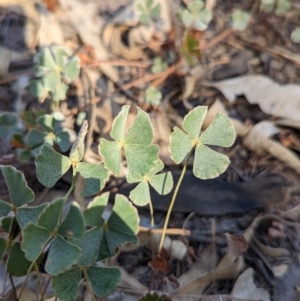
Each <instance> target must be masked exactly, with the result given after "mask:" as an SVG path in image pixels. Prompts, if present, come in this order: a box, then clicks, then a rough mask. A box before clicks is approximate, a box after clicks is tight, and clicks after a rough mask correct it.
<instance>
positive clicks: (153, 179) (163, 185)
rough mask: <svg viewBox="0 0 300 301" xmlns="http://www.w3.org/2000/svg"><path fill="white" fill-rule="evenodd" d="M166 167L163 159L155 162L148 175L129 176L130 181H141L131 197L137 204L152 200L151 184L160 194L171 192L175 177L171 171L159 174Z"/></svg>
mask: <svg viewBox="0 0 300 301" xmlns="http://www.w3.org/2000/svg"><path fill="white" fill-rule="evenodd" d="M163 168H164V164H163V163H162V161H161V160H157V161H156V162H155V166H154V167H153V169H151V170H150V171H149V172H148V173H147V174H146V175H144V176H143V177H141V178H139V179H131V178H128V179H127V181H128V182H129V183H136V182H140V183H139V184H138V185H137V186H136V187H135V188H134V189H133V190H132V191H131V192H130V195H129V198H130V199H131V200H132V202H133V203H134V204H135V205H137V206H145V205H147V204H148V203H149V202H151V197H150V189H149V184H150V185H151V186H152V187H153V188H154V189H155V190H156V191H157V193H159V194H160V195H166V194H168V193H170V191H171V190H172V188H173V177H172V174H171V172H165V173H161V174H157V173H158V172H160V171H161V170H162V169H163Z"/></svg>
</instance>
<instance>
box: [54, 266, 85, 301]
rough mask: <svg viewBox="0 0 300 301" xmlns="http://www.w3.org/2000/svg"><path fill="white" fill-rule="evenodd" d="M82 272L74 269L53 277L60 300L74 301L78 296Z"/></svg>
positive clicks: (77, 268) (76, 268)
mask: <svg viewBox="0 0 300 301" xmlns="http://www.w3.org/2000/svg"><path fill="white" fill-rule="evenodd" d="M81 274H82V271H81V270H80V268H79V267H74V268H72V269H70V270H67V271H66V272H64V273H61V274H58V275H56V276H52V286H53V289H54V291H55V293H56V295H57V296H58V298H59V299H60V300H63V301H73V300H75V299H76V297H77V294H78V287H79V282H80V280H81V278H82V276H81Z"/></svg>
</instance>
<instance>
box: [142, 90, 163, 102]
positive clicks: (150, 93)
mask: <svg viewBox="0 0 300 301" xmlns="http://www.w3.org/2000/svg"><path fill="white" fill-rule="evenodd" d="M161 100H162V93H161V92H160V91H159V90H158V89H156V88H155V87H149V88H147V89H146V91H145V103H147V104H150V105H152V106H158V105H159V104H160V102H161Z"/></svg>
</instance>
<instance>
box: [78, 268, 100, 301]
mask: <svg viewBox="0 0 300 301" xmlns="http://www.w3.org/2000/svg"><path fill="white" fill-rule="evenodd" d="M81 270H82V272H83V275H84V278H85V280H86V285H87V287H88V290H89V292H90V293H91V296H92V300H93V301H97V300H96V297H95V294H94V291H93V289H92V286H91V283H90V280H89V276H88V274H87V271H86V268H85V267H81Z"/></svg>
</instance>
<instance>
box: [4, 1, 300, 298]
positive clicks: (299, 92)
mask: <svg viewBox="0 0 300 301" xmlns="http://www.w3.org/2000/svg"><path fill="white" fill-rule="evenodd" d="M156 2H157V3H160V5H161V15H160V19H159V20H158V21H155V22H156V23H155V24H154V25H153V24H152V25H151V26H148V27H147V26H142V25H141V24H140V23H139V22H137V21H136V20H135V19H134V17H132V16H133V15H134V14H133V13H132V11H134V8H133V7H134V6H133V5H132V2H131V1H128V0H122V1H115V0H110V1H80V0H76V1H75V0H72V1H71V0H57V1H55V0H53V1H50V0H44V1H42V0H40V1H26V2H24V1H17V0H6V1H5V0H0V16H1V18H0V113H1V112H6V111H8V112H16V113H17V114H19V115H20V116H24V115H22V114H23V113H24V112H25V111H30V112H32V113H33V114H35V113H36V112H37V111H38V110H39V109H43V110H45V111H46V112H50V100H49V99H46V100H45V102H43V103H40V102H39V101H38V99H37V98H36V97H34V96H33V95H32V94H31V93H30V91H29V89H28V81H29V80H30V79H31V78H32V77H33V75H34V71H33V68H34V61H33V58H34V55H35V53H36V52H37V51H39V49H41V48H42V47H45V46H48V45H51V44H58V45H65V46H68V47H70V48H71V49H72V51H73V52H74V54H77V55H78V56H79V57H80V59H81V73H80V77H79V79H78V80H76V81H75V82H72V83H70V84H69V90H68V94H67V97H66V99H65V100H64V101H61V102H60V105H59V111H60V112H62V113H63V114H64V116H65V122H64V126H65V127H67V128H68V130H69V132H70V133H71V135H73V137H75V135H76V133H77V132H78V130H79V126H78V124H77V123H76V122H77V120H78V119H79V118H78V116H79V114H80V113H85V116H86V118H87V119H88V120H89V124H90V129H89V135H88V138H87V141H86V153H85V157H84V160H85V161H86V162H99V161H101V160H102V158H101V157H100V156H99V153H98V144H99V139H100V138H103V137H104V138H108V137H109V131H110V128H111V125H112V122H113V118H114V117H115V116H116V115H117V113H118V112H119V110H120V108H121V106H122V105H124V104H131V105H135V106H139V107H141V108H142V109H144V110H146V111H147V112H148V113H149V115H150V118H151V121H152V123H153V130H154V142H155V143H158V144H159V145H160V148H161V149H160V153H159V155H160V158H161V159H162V161H163V162H164V164H165V169H166V170H169V171H171V172H172V174H173V177H174V181H175V183H176V180H177V179H178V178H179V174H180V171H181V169H182V166H180V165H179V166H178V165H176V164H175V163H174V162H173V161H172V160H171V159H170V155H169V150H168V145H169V138H168V137H169V134H170V133H171V131H172V128H173V127H174V126H179V127H180V126H181V123H182V120H183V116H184V115H185V114H187V113H188V112H189V111H190V110H191V109H193V108H194V107H196V106H198V105H206V106H209V112H210V114H211V115H210V116H212V117H213V116H214V115H215V114H216V113H217V112H222V113H224V114H226V115H227V116H229V117H230V118H231V120H232V122H233V124H234V126H235V130H236V133H237V138H236V141H235V143H234V145H233V146H232V147H230V148H226V149H225V148H224V149H223V148H217V150H219V151H221V152H222V153H224V154H226V155H227V156H228V157H229V158H230V160H231V164H230V166H229V168H228V169H227V170H226V172H225V173H223V174H222V175H221V176H220V177H218V178H217V179H212V180H208V181H203V180H199V179H196V178H195V177H194V176H193V174H192V160H191V163H190V164H189V166H188V172H187V175H186V177H185V179H184V181H183V184H182V186H181V188H180V190H179V195H178V198H177V201H176V204H175V207H174V210H173V213H172V216H171V221H170V225H169V226H170V228H171V229H187V230H189V231H190V235H189V236H185V235H181V234H180V233H181V232H176V231H175V232H174V233H175V234H173V235H169V236H168V239H169V241H170V243H169V246H168V249H167V250H166V254H167V255H166V256H167V257H168V268H166V269H165V270H164V271H160V270H158V269H155V268H154V267H153V265H151V263H150V262H151V260H152V259H153V256H154V254H155V252H156V250H155V248H157V246H156V247H155V243H153V240H154V241H155V240H158V238H159V235H158V236H157V234H156V235H155V234H153V233H151V235H150V236H149V235H145V233H140V234H139V237H140V246H138V247H133V246H124V248H123V249H121V251H120V252H119V253H118V254H117V256H116V257H115V258H113V259H112V260H111V262H110V264H111V265H118V266H119V267H120V268H121V269H122V281H121V283H120V285H119V286H118V288H117V290H116V292H115V293H114V294H113V295H112V296H109V297H107V298H105V299H101V300H110V301H113V300H114V301H117V300H128V301H130V300H139V298H141V296H142V295H143V294H145V293H146V292H147V291H148V290H149V291H157V292H159V294H162V293H164V294H166V295H168V296H169V297H168V298H169V299H167V297H166V298H165V299H164V297H161V299H158V298H155V297H148V298H144V299H142V300H153V301H154V300H187V301H189V300H253V301H254V300H274V301H284V300H289V301H294V300H295V301H296V300H299V299H300V294H299V291H300V272H299V271H300V269H299V260H300V257H299V251H300V231H299V219H300V178H299V174H300V161H299V152H300V117H299V116H300V114H299V112H300V54H299V51H300V43H294V42H293V41H292V40H291V38H290V35H291V32H292V31H293V30H294V29H295V28H297V27H300V2H299V1H290V2H291V8H290V9H289V10H288V11H287V12H286V13H285V14H284V15H281V16H278V15H276V13H275V12H274V11H271V12H268V13H266V12H263V11H261V10H260V1H259V0H255V1H250V0H248V1H236V0H230V1H229V0H226V1H225V0H224V1H220V0H219V1H217V0H216V1H206V5H207V6H209V9H210V10H211V11H212V20H211V22H210V23H209V25H208V27H207V29H206V30H204V31H201V32H199V31H198V32H196V33H195V32H193V31H192V36H193V37H194V38H195V37H196V39H197V42H198V48H197V49H198V50H200V52H199V53H198V54H197V56H195V57H193V60H194V63H193V64H192V65H189V64H188V63H187V61H186V59H185V57H184V55H183V54H182V47H183V46H184V45H183V46H182V39H183V37H184V32H185V29H184V26H183V24H182V23H181V22H180V20H179V19H178V15H177V13H178V12H179V11H180V10H182V9H184V7H185V4H186V3H188V2H189V1H182V2H181V1H179V0H174V1H170V0H169V1H168V0H162V1H156ZM156 2H155V3H156ZM237 8H238V9H242V10H244V11H247V12H251V13H252V15H251V18H250V20H249V24H248V26H247V27H246V29H245V30H242V31H238V30H235V29H233V28H232V27H231V19H230V15H231V13H232V11H233V10H234V9H237ZM158 57H159V58H161V59H162V60H163V61H165V62H166V63H167V66H166V68H165V69H164V70H162V71H159V72H158V73H155V72H153V70H152V67H153V65H154V61H155V59H156V58H158ZM150 86H151V87H155V88H156V89H158V90H159V91H160V92H161V93H162V99H161V101H160V102H159V104H158V105H151V104H148V103H146V102H145V100H144V99H145V91H146V89H147V88H148V87H150ZM132 116H134V115H133V113H131V114H130V118H133V117H132ZM0 126H1V124H0ZM27 130H28V128H27V129H26V130H25V134H26V133H27V132H26V131H27ZM25 134H24V135H25ZM0 138H1V139H0V164H3V165H13V166H15V167H16V168H17V169H19V170H21V171H22V172H24V174H25V177H26V179H27V181H28V183H29V186H30V187H31V188H32V189H33V190H34V191H35V192H36V193H37V195H39V196H40V195H42V197H40V198H39V199H38V200H37V202H40V203H41V202H46V201H49V200H51V198H52V196H55V195H59V194H60V193H61V192H63V193H65V192H66V191H67V190H68V188H69V186H70V184H71V183H70V179H71V175H69V174H67V175H65V176H64V177H63V178H62V180H60V181H59V182H58V183H57V184H56V185H55V186H54V187H53V188H51V189H50V190H49V189H45V188H44V187H43V185H42V184H40V183H39V182H38V180H37V179H36V174H35V168H34V166H35V165H34V158H31V160H30V161H29V162H22V161H21V160H20V159H19V157H18V154H19V153H20V147H19V145H18V144H17V143H11V140H9V139H6V138H5V137H1V136H0ZM125 168H126V165H124V169H125ZM124 174H125V173H124ZM132 187H133V186H132V185H129V184H127V183H126V182H125V177H120V178H111V179H110V181H109V183H108V184H107V186H106V188H105V190H107V191H111V192H112V193H116V192H119V193H124V194H125V195H127V196H128V195H129V192H130V190H131V189H132ZM7 194H8V191H7V188H6V186H5V182H4V179H3V177H2V176H0V199H3V198H5V197H6V195H7ZM151 194H152V202H153V206H154V210H155V215H154V217H155V228H157V229H161V228H162V227H163V222H164V219H165V214H166V211H167V209H168V205H169V202H170V198H171V196H170V195H167V196H160V195H158V194H157V193H156V192H155V191H152V192H151ZM78 195H79V194H78V193H77V194H76V192H75V194H74V196H73V199H76V200H78V199H77V197H78ZM1 196H3V197H1ZM89 200H90V199H88V200H82V199H80V200H78V201H79V202H81V204H82V203H84V204H86V203H87V202H88V201H89ZM138 210H139V212H140V225H141V226H143V227H147V228H150V227H151V225H150V215H149V208H148V207H140V208H138ZM33 286H34V285H33ZM31 289H32V288H31ZM28 290H29V291H30V288H28ZM33 290H34V289H33ZM0 291H1V290H0ZM49 294H51V293H49ZM49 296H50V295H49ZM32 298H33V299H30V300H37V299H34V297H32ZM51 298H52V297H49V299H47V300H52V299H51ZM88 298H89V296H88V294H87V293H86V292H85V290H84V285H83V288H82V292H81V293H80V295H79V296H78V298H77V300H91V299H88ZM9 300H13V299H9ZM24 300H25V299H24ZM53 300H54V299H53ZM99 300H100V299H99Z"/></svg>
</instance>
